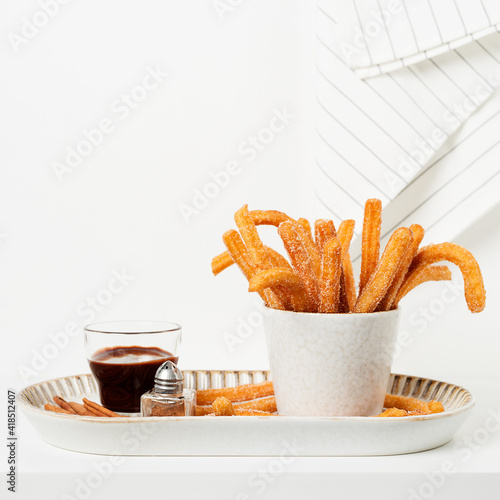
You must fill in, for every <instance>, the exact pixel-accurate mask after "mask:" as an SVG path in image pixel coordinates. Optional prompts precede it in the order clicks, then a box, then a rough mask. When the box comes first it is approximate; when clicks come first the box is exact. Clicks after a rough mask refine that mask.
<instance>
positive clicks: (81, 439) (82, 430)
mask: <svg viewBox="0 0 500 500" xmlns="http://www.w3.org/2000/svg"><path fill="white" fill-rule="evenodd" d="M183 373H184V377H185V384H186V387H187V388H192V389H206V388H210V387H213V388H219V387H224V386H234V385H239V384H247V383H252V382H261V381H263V380H265V379H266V378H267V377H268V376H269V373H268V372H262V371H254V372H248V371H239V372H238V371H231V372H229V371H226V372H224V371H202V370H197V371H184V372H183ZM388 392H391V393H393V394H401V395H404V396H411V397H416V398H419V399H423V400H428V401H430V400H432V399H434V400H437V401H441V402H442V403H443V405H444V407H445V410H446V411H445V412H444V413H437V414H433V415H424V416H413V417H404V418H378V417H280V416H269V417H213V416H206V417H163V418H162V417H150V418H142V417H126V418H104V417H103V418H98V417H81V416H73V415H63V414H58V413H53V412H48V411H45V410H44V409H43V406H44V405H45V403H48V402H52V397H53V396H55V395H59V396H61V397H63V398H64V399H67V400H72V401H78V402H79V401H80V400H81V399H82V398H83V397H87V398H89V399H92V400H94V401H99V397H98V395H97V386H96V383H95V381H94V379H93V377H92V376H91V375H90V374H88V375H76V376H70V377H65V378H59V379H54V380H49V381H46V382H41V383H38V384H34V385H31V386H29V387H26V388H25V389H23V390H22V391H21V392H20V393H19V397H18V399H19V403H20V408H21V409H22V411H23V412H24V414H25V415H26V416H27V418H28V420H29V421H30V422H31V423H32V425H33V426H34V427H35V428H36V430H37V431H38V432H39V434H40V436H41V437H42V439H43V440H44V441H46V442H47V443H49V444H52V445H54V446H57V447H59V448H64V449H66V450H72V451H79V452H83V453H96V454H102V455H149V456H151V455H158V456H159V455H165V456H166V455H178V456H190V455H200V456H201V455H205V456H206V455H230V456H238V455H243V456H244V455H256V456H362V455H396V454H402V453H413V452H417V451H423V450H428V449H431V448H435V447H437V446H441V445H443V444H445V443H447V442H448V441H449V440H450V439H451V438H452V437H453V435H454V434H455V433H456V432H457V430H458V429H459V427H460V426H461V425H462V424H463V422H464V421H465V419H466V418H467V416H468V415H469V413H470V411H471V409H472V407H473V406H474V401H473V397H472V395H471V394H470V392H469V391H467V390H466V389H464V388H462V387H458V386H456V385H453V384H449V383H446V382H440V381H437V380H430V379H424V378H419V377H412V376H409V375H398V374H393V375H391V380H390V383H389V387H388Z"/></svg>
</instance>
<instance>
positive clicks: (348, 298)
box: [338, 219, 357, 312]
mask: <svg viewBox="0 0 500 500" xmlns="http://www.w3.org/2000/svg"><path fill="white" fill-rule="evenodd" d="M354 224H355V222H354V220H352V219H347V220H344V221H342V222H341V223H340V225H339V231H338V238H339V241H340V246H341V248H342V278H341V292H342V299H344V298H345V302H346V304H345V305H344V308H345V307H346V306H347V311H346V312H352V311H354V306H355V305H356V300H357V295H356V283H355V281H354V272H353V270H352V262H351V256H350V255H349V247H350V245H351V240H352V236H353V234H354Z"/></svg>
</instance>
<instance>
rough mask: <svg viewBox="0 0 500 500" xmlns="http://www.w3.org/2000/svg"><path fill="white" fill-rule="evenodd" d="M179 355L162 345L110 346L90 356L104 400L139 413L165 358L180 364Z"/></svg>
mask: <svg viewBox="0 0 500 500" xmlns="http://www.w3.org/2000/svg"><path fill="white" fill-rule="evenodd" d="M178 360H179V358H177V357H175V356H174V355H173V354H171V353H169V352H167V351H164V350H163V349H160V348H159V347H140V346H129V347H120V346H117V347H109V348H105V349H101V350H99V351H97V352H95V353H94V355H93V356H92V358H91V359H89V360H88V361H89V365H90V370H91V371H92V373H93V375H94V377H95V378H96V380H97V385H98V386H99V393H100V395H101V404H102V405H103V406H105V407H106V408H109V409H110V410H113V411H121V412H126V413H136V412H139V411H140V409H141V395H142V394H144V393H145V392H146V391H149V390H150V389H151V388H152V387H153V386H154V378H155V373H156V370H158V368H159V367H160V365H162V364H163V363H164V362H165V361H172V362H173V363H175V364H177V362H178Z"/></svg>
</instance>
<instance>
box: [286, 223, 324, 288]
mask: <svg viewBox="0 0 500 500" xmlns="http://www.w3.org/2000/svg"><path fill="white" fill-rule="evenodd" d="M299 220H302V221H306V222H307V226H305V227H304V225H303V224H300V223H299V221H297V222H295V223H294V222H292V224H293V225H294V227H295V229H296V231H297V233H298V234H299V235H300V237H301V240H302V244H303V245H304V248H305V249H306V252H307V254H308V255H309V259H310V260H311V265H312V269H313V270H314V272H315V274H316V277H317V278H318V279H319V277H320V275H321V254H320V253H319V251H318V248H317V246H316V243H314V240H313V238H312V233H311V226H310V225H309V222H308V221H307V220H306V219H299ZM307 227H308V229H307ZM278 232H279V227H278Z"/></svg>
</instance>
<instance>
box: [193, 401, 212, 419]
mask: <svg viewBox="0 0 500 500" xmlns="http://www.w3.org/2000/svg"><path fill="white" fill-rule="evenodd" d="M213 413H214V409H213V407H212V405H211V404H210V405H202V406H199V405H196V407H195V415H196V416H197V417H202V416H205V415H211V414H213Z"/></svg>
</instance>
